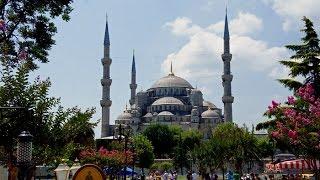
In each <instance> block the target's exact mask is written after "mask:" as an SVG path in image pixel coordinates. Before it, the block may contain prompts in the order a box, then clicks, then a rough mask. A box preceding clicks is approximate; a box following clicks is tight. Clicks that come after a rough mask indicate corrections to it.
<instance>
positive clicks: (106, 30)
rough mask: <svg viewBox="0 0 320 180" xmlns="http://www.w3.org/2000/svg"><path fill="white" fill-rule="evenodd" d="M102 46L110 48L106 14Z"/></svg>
mask: <svg viewBox="0 0 320 180" xmlns="http://www.w3.org/2000/svg"><path fill="white" fill-rule="evenodd" d="M103 45H104V46H105V47H107V46H110V38H109V28H108V14H106V29H105V31H104V42H103Z"/></svg>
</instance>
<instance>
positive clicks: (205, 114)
mask: <svg viewBox="0 0 320 180" xmlns="http://www.w3.org/2000/svg"><path fill="white" fill-rule="evenodd" d="M201 117H202V118H219V114H218V112H217V111H215V110H212V109H211V108H209V109H208V110H206V111H204V112H203V113H202V114H201Z"/></svg>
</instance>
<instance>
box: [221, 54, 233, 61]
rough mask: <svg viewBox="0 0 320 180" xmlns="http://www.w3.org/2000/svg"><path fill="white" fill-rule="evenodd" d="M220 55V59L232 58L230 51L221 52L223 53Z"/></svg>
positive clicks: (227, 59) (228, 59)
mask: <svg viewBox="0 0 320 180" xmlns="http://www.w3.org/2000/svg"><path fill="white" fill-rule="evenodd" d="M221 57H222V60H223V61H231V59H232V54H230V53H223V54H222V55H221Z"/></svg>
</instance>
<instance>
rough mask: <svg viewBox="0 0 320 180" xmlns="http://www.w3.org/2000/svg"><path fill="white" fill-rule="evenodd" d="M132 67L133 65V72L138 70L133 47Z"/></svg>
mask: <svg viewBox="0 0 320 180" xmlns="http://www.w3.org/2000/svg"><path fill="white" fill-rule="evenodd" d="M132 54H133V55H132V67H131V72H132V73H135V72H136V61H135V57H134V49H133V52H132Z"/></svg>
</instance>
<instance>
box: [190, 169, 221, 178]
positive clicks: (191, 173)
mask: <svg viewBox="0 0 320 180" xmlns="http://www.w3.org/2000/svg"><path fill="white" fill-rule="evenodd" d="M199 174H200V173H199ZM199 174H197V173H196V172H195V171H192V172H191V171H188V174H187V180H198V179H204V180H217V179H218V175H217V174H215V173H210V174H209V173H205V174H203V175H202V176H203V177H201V176H200V175H199Z"/></svg>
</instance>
